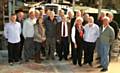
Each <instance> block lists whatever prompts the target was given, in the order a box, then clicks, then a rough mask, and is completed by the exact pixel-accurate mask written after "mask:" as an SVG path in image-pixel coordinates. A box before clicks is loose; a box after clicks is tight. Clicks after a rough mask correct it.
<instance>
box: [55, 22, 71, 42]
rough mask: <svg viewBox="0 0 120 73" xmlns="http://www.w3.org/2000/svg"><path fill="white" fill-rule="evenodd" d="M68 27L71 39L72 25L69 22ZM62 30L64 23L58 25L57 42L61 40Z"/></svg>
mask: <svg viewBox="0 0 120 73" xmlns="http://www.w3.org/2000/svg"><path fill="white" fill-rule="evenodd" d="M67 26H68V38H70V27H71V25H70V23H69V22H67ZM61 30H62V22H59V23H58V24H57V40H61Z"/></svg>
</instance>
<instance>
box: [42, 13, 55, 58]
mask: <svg viewBox="0 0 120 73" xmlns="http://www.w3.org/2000/svg"><path fill="white" fill-rule="evenodd" d="M44 24H45V29H46V31H45V34H46V59H47V60H48V59H49V58H51V59H52V60H54V59H55V57H54V52H55V49H56V25H57V20H56V18H55V13H54V11H50V16H49V17H48V18H46V20H45V21H44Z"/></svg>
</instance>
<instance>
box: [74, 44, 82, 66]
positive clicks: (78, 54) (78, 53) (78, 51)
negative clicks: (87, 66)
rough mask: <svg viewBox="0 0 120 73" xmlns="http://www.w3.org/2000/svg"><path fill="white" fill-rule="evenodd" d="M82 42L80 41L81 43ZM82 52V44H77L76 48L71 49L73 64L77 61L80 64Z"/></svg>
mask: <svg viewBox="0 0 120 73" xmlns="http://www.w3.org/2000/svg"><path fill="white" fill-rule="evenodd" d="M81 44H82V43H81ZM82 52H83V46H82V45H77V48H73V49H72V53H73V54H72V56H73V57H72V62H73V64H74V65H76V64H77V63H78V64H79V65H81V61H82Z"/></svg>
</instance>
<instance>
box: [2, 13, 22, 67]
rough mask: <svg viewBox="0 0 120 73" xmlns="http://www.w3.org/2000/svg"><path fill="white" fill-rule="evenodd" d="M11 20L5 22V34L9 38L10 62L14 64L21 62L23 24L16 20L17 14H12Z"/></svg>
mask: <svg viewBox="0 0 120 73" xmlns="http://www.w3.org/2000/svg"><path fill="white" fill-rule="evenodd" d="M10 20H11V21H10V22H9V23H7V24H5V27H4V36H5V38H6V39H7V40H8V62H9V64H10V65H13V63H14V62H19V60H20V58H19V54H20V53H19V52H20V51H19V50H20V34H21V24H20V23H19V22H16V14H12V15H11V17H10Z"/></svg>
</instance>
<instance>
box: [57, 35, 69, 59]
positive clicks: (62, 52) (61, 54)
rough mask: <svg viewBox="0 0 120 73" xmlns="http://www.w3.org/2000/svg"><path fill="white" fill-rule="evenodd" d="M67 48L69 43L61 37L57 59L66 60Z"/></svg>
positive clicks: (65, 38)
mask: <svg viewBox="0 0 120 73" xmlns="http://www.w3.org/2000/svg"><path fill="white" fill-rule="evenodd" d="M68 46H69V42H68V37H62V38H61V47H60V50H59V57H60V58H63V57H64V58H65V59H67V56H68V49H69V48H68Z"/></svg>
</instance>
